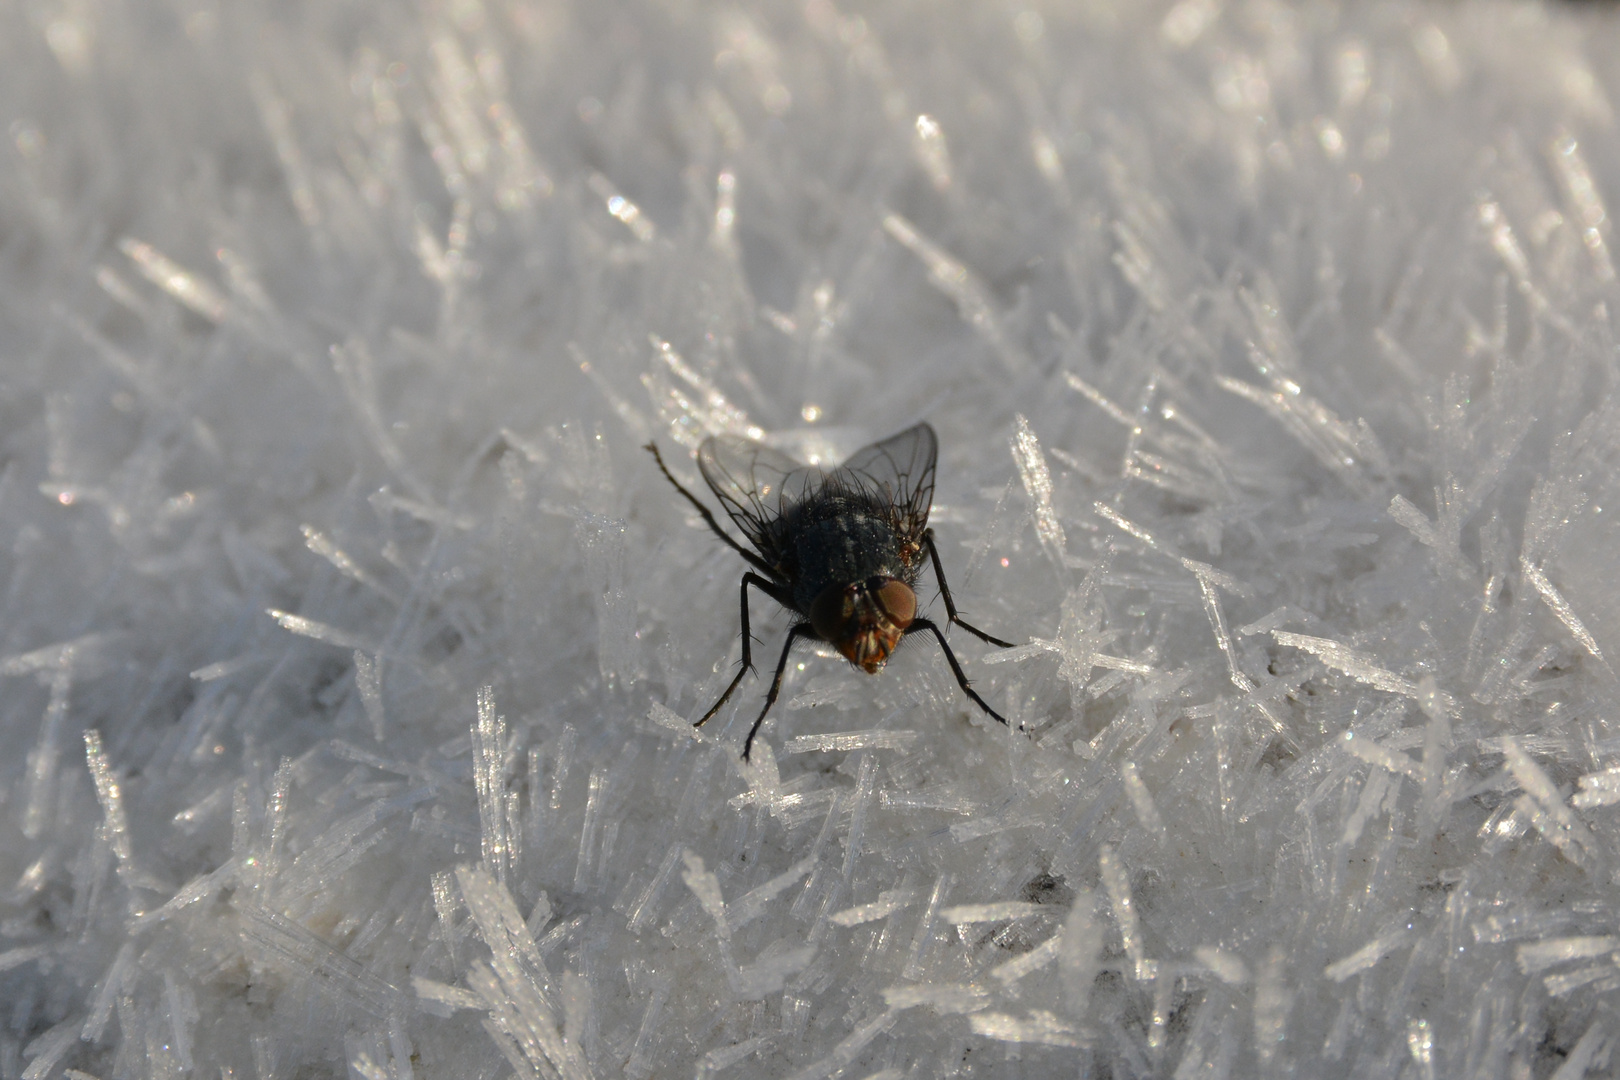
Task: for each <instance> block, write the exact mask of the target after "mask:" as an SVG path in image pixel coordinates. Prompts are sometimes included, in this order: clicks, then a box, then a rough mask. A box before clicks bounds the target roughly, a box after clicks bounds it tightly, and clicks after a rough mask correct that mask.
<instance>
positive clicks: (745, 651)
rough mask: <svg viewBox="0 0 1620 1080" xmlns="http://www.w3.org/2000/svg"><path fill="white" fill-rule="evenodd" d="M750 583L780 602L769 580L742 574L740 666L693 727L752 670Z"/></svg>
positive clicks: (709, 715)
mask: <svg viewBox="0 0 1620 1080" xmlns="http://www.w3.org/2000/svg"><path fill="white" fill-rule="evenodd" d="M750 585H752V586H753V587H754V588H756V589H758V590H759V591H760V592H762V593H764V594H765V595H766V596H769V597H770V598H771V599H772V600H775V601H776V602H777V603H781V602H782V597H781V594H780V593H779V592H778V591H777V588H776V586H775V585H773V584H771V583H770V582H769V581H766V580H765V579H764V578H762V577H760V576H759V575H758V574H756V573H753V572H752V571H750V572H749V573H746V574H744V575H743V576H742V666H741V667H739V668H738V669H737V677H736V678H734V679H732V680H731V685H730V686H728V687H726V692H725V693H723V694H721V695H720V700H719V701H716V702H715V703H714V704H713V705H711V706H709V711H708V712H706V713H704V714H703V719H701V720H699V721H698V722H697V723H695V724H693V725H692V726H693V727H702V726H703V725H704V724H707V723H708V722H709V721H710V720H712V719H714V714H715V713H717V712H719V711H720V706H722V705H724V704H725V703H726V702H727V701H729V700H730V699H731V695H732V694H733V693H735V692H736V690H737V684H738V683H740V682H742V680H743V676H744V675H746V674H748V673H749V672H750V671H752V670H754V650H753V643H754V639H753V636H752V635H751V634H750V633H749V632H748V586H750ZM789 640H791V639H789ZM776 681H777V682H781V681H782V672H781V669H778V670H777V672H776ZM754 726H755V727H758V726H759V725H758V724H755V725H754Z"/></svg>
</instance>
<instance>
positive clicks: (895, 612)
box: [810, 577, 917, 675]
mask: <svg viewBox="0 0 1620 1080" xmlns="http://www.w3.org/2000/svg"><path fill="white" fill-rule="evenodd" d="M916 617H917V594H916V593H915V592H913V591H912V590H911V586H910V585H907V584H906V583H905V582H903V581H901V580H900V579H899V578H893V577H870V578H867V579H866V580H865V581H857V582H854V583H853V584H850V585H829V586H828V587H827V588H826V589H823V590H822V592H821V595H820V596H818V597H816V599H815V603H813V604H811V605H810V625H811V626H812V627H814V628H815V631H816V633H817V634H819V635H820V636H821V639H822V640H823V641H826V642H828V643H830V644H831V645H832V646H833V647H834V648H836V649H837V650H838V651H839V652H841V653H843V654H844V657H845V658H846V659H847V660H848V661H849V662H850V663H852V664H854V665H855V666H856V667H858V668H861V669H862V670H864V671H865V672H866V673H867V674H868V675H876V674H877V673H878V672H879V671H881V670H883V665H884V663H885V662H886V661H887V660H888V659H889V654H890V653H892V652H894V647H895V646H896V645H898V644H899V643H900V638H901V637H902V636H903V635H904V634H905V632H906V627H908V626H910V625H911V621H912V620H913V619H914V618H916Z"/></svg>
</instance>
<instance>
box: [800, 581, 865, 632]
mask: <svg viewBox="0 0 1620 1080" xmlns="http://www.w3.org/2000/svg"><path fill="white" fill-rule="evenodd" d="M810 625H811V626H813V627H815V630H816V633H817V634H820V635H821V640H823V641H830V642H835V643H836V642H840V641H843V640H845V639H846V638H848V637H849V636H850V635H852V634H853V633H854V632H855V598H854V596H853V595H852V594H851V593H850V590H848V589H846V588H844V587H843V586H841V585H829V586H827V588H825V589H823V590H821V595H820V596H818V597H816V599H815V602H814V603H812V604H811V605H810Z"/></svg>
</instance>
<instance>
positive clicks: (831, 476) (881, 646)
mask: <svg viewBox="0 0 1620 1080" xmlns="http://www.w3.org/2000/svg"><path fill="white" fill-rule="evenodd" d="M647 449H648V450H650V451H651V452H652V455H653V457H654V459H656V460H657V462H658V468H659V471H660V472H662V473H663V474H664V477H665V479H667V480H668V481H669V482H670V483H671V484H674V485H675V490H677V491H679V492H680V493H681V494H682V495H684V496H686V499H687V501H688V502H690V503H691V504H692V505H693V506H694V507H696V508H697V511H698V513H699V514H701V515H702V516H703V520H704V522H705V524H707V525H708V526H709V528H710V529H711V530H712V531H713V532H714V534H715V535H716V536H718V537H720V539H721V540H723V541H725V542H726V543H727V544H728V545H730V547H731V548H732V549H733V550H734V551H736V552H737V554H739V555H741V556H742V557H743V559H744V560H746V561H747V562H748V564H749V565H750V566H752V567H753V568H754V570H750V571H748V572H747V573H744V574H743V576H742V588H741V593H742V667H741V669H739V670H738V672H737V676H736V678H734V679H732V680H731V685H729V686H727V687H726V691H725V693H723V694H721V695H720V700H718V701H716V702H715V703H714V704H713V705H712V706H710V708H709V711H708V712H706V713H704V714H703V716H702V718H701V719H699V720H698V721H697V723H696V724H695V725H694V726H695V727H702V726H703V725H704V724H706V723H708V722H709V721H710V720H711V719H713V718H714V715H715V714H716V713H718V712H719V711H720V708H721V706H723V705H724V704H725V703H726V702H727V701H728V700H730V698H731V695H732V693H733V692H735V691H736V689H737V686H738V684H739V683H741V682H742V678H743V676H744V675H746V674H747V673H748V672H749V671H751V670H752V669H753V655H752V650H751V648H750V644H751V641H752V638H751V637H750V636H749V632H748V588H749V586H753V587H754V588H756V589H758V590H759V591H760V592H762V593H764V594H765V595H766V596H769V597H770V598H771V599H772V600H775V601H776V602H777V603H778V604H781V605H782V606H783V607H785V608H787V609H788V610H789V611H791V612H792V613H793V614H794V615H795V616H797V617H798V621H796V622H795V623H794V624H793V626H792V627H791V628H789V630H788V636H787V642H786V643H785V644H784V645H783V646H782V657H781V659H780V660H778V661H777V663H776V676H775V678H773V679H772V680H771V688H770V691H769V693H767V694H766V695H765V707H764V708H763V709H761V710H760V713H759V716H758V717H757V718H756V719H755V720H754V726H753V727H751V728H749V729H748V738H747V740H746V741H745V742H744V743H743V754H742V756H743V760H744V761H746V760H748V753H749V751H750V750H751V749H752V748H753V745H754V735H755V734H756V733H757V732H758V731H759V726H760V725H761V724H763V723H764V722H765V714H766V713H768V712H770V711H771V706H772V705H774V704H775V703H776V697H777V695H778V694H779V693H780V692H781V690H782V674H783V672H784V671H785V670H786V669H787V662H788V654H789V653H790V652H792V651H793V645H794V643H795V642H797V641H798V640H799V639H800V638H809V639H811V640H813V641H824V642H826V643H827V644H829V645H831V646H832V647H833V648H835V649H837V650H838V651H839V652H840V653H842V654H843V656H844V657H845V659H847V660H848V661H849V662H850V663H851V664H854V665H855V666H856V667H858V668H860V669H861V670H862V671H865V672H867V673H868V674H870V675H876V674H877V673H878V672H879V671H882V670H883V665H884V664H885V663H886V662H887V661H888V659H889V657H890V655H891V654H892V653H893V652H894V650H895V648H896V646H898V645H899V643H900V641H901V640H902V639H903V638H906V637H909V636H911V635H912V634H919V633H930V634H933V635H934V637H935V639H936V640H938V641H939V647H940V648H941V649H942V650H944V653H945V659H946V661H947V662H949V664H950V665H951V672H952V673H953V674H954V675H955V676H956V682H957V684H958V685H959V686H961V688H962V692H963V693H965V694H966V695H967V696H968V697H970V698H972V699H973V703H974V704H976V705H978V706H979V708H981V709H983V710H984V711H985V713H986V714H987V715H989V716H991V717H994V718H995V719H996V720H999V721H1000V722H1001V723H1003V724H1005V723H1006V722H1007V720H1006V718H1005V717H1003V716H1002V715H1001V714H1000V713H998V712H996V711H995V710H994V709H992V708H991V707H990V706H989V705H988V704H986V703H985V700H984V699H983V698H982V697H980V696H979V695H978V693H976V692H975V691H974V689H973V688H972V687H971V686H969V685H968V679H967V676H966V675H964V674H963V673H962V665H961V664H959V663H957V661H956V654H954V653H953V652H951V647H950V645H949V644H948V643H947V642H946V641H945V634H944V632H943V631H941V630H940V628H939V626H938V625H937V624H936V623H935V622H934V621H933V620H932V619H924V618H919V617H918V615H917V591H916V590H917V579H918V577H919V576H920V575H921V573H922V568H923V557H924V553H925V552H926V553H927V558H928V561H929V562H931V563H932V564H933V567H934V579H935V580H936V581H937V582H939V591H940V595H941V596H942V597H943V598H944V600H945V611H946V613H947V614H948V615H949V616H950V621H951V622H953V623H955V624H956V625H957V626H960V627H961V628H962V629H963V630H966V631H967V632H968V633H970V634H972V635H974V636H975V637H977V638H979V639H981V640H983V641H986V642H989V643H990V644H991V645H999V646H1000V647H1002V648H1004V649H1009V648H1012V643H1011V642H1007V641H1002V640H1001V639H1000V638H994V637H991V636H990V635H989V634H987V633H985V632H984V631H983V630H980V629H979V628H977V627H975V626H970V625H969V624H968V623H966V622H964V621H963V620H962V618H961V616H959V615H958V614H957V613H956V603H955V601H953V600H952V599H951V590H950V587H949V586H947V585H946V584H945V571H944V568H943V567H942V566H941V565H940V561H939V551H938V549H937V548H935V546H934V531H933V530H932V529H930V528H929V527H928V509H929V506H930V504H931V503H932V501H933V497H934V463H935V460H936V458H937V457H938V454H939V440H938V438H936V437H935V435H934V429H933V428H931V427H929V426H928V425H927V424H918V425H917V426H915V427H911V428H907V429H906V430H905V431H902V432H901V433H900V434H898V435H895V436H893V437H891V438H888V439H885V440H883V441H882V442H878V443H873V444H872V445H871V446H868V447H865V448H863V449H861V450H858V451H856V452H855V454H854V455H853V456H851V457H850V458H849V460H848V461H845V462H844V463H843V464H842V465H840V466H839V467H838V468H836V469H834V470H833V471H832V472H830V473H827V472H823V471H822V470H820V469H818V468H815V467H813V466H807V465H801V464H799V463H798V462H796V461H794V460H793V459H792V458H789V457H787V456H786V455H784V454H780V453H778V452H777V451H775V450H772V449H771V448H770V447H768V446H765V445H763V444H762V443H759V442H756V441H754V440H752V439H744V438H739V437H736V436H731V435H719V436H710V437H709V438H707V439H705V440H703V444H702V445H701V446H699V447H698V457H697V460H698V471H700V472H701V473H702V474H703V479H704V481H705V482H707V483H708V485H709V490H710V491H712V492H714V497H715V498H716V499H718V500H720V505H721V506H722V507H724V508H725V511H726V513H727V515H729V516H730V518H731V521H732V524H734V525H736V527H737V528H738V529H739V530H741V532H742V534H743V536H744V538H746V539H747V541H748V544H749V545H751V546H752V549H753V550H749V548H748V547H745V546H743V544H741V543H739V542H738V541H737V540H735V539H733V538H732V536H731V535H730V534H729V533H727V532H726V531H725V530H724V529H722V528H721V527H720V524H719V522H717V521H715V518H714V515H713V514H712V513H710V512H709V509H708V507H706V506H704V505H703V503H702V502H701V501H699V500H698V498H697V496H695V495H693V494H692V493H691V492H690V491H688V490H687V489H686V488H685V487H684V486H682V484H681V482H680V481H679V480H676V479H675V477H674V476H673V475H672V474H671V473H670V471H669V469H668V467H667V466H665V464H664V459H663V456H662V455H661V454H659V452H658V447H657V446H656V445H654V444H652V443H648V444H647ZM754 571H758V573H755V572H754Z"/></svg>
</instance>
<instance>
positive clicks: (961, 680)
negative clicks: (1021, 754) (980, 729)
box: [906, 619, 1023, 729]
mask: <svg viewBox="0 0 1620 1080" xmlns="http://www.w3.org/2000/svg"><path fill="white" fill-rule="evenodd" d="M970 629H971V628H970ZM919 630H928V631H931V632H932V633H933V635H934V637H936V638H938V639H939V647H940V648H941V649H942V650H943V651H944V653H945V659H946V661H948V662H949V663H950V665H951V672H952V674H954V675H955V676H956V684H957V685H958V686H960V687H961V688H962V693H964V694H966V695H967V696H968V697H970V698H972V699H973V703H974V704H975V705H977V706H978V707H979V708H981V709H983V710H984V711H985V715H987V716H989V717H991V718H992V719H995V720H999V721H1001V722H1002V723H1003V724H1006V723H1007V718H1006V717H1005V716H1002V715H1001V714H1000V713H998V712H996V710H994V709H992V708H991V707H990V706H989V705H987V704H985V700H984V698H982V697H980V696H979V694H978V692H977V691H976V690H974V689H973V687H971V686H969V685H968V678H967V675H965V674H964V673H963V671H962V665H961V664H958V663H957V662H956V654H955V653H953V652H951V647H950V646H949V645H948V644H946V642H945V635H944V634H943V633H942V632H941V631H940V629H939V626H938V624H937V623H935V622H934V621H933V620H932V619H913V620H911V625H910V626H908V627H906V636H907V637H910V636H911V635H912V634H915V633H916V632H917V631H919ZM974 632H975V633H978V631H974ZM979 636H980V637H983V636H984V635H982V634H980V635H979ZM985 640H987V641H994V640H995V639H994V638H986V639H985ZM1008 726H1009V727H1010V726H1011V725H1008ZM1019 728H1020V729H1022V728H1023V725H1022V724H1020V725H1019Z"/></svg>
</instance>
